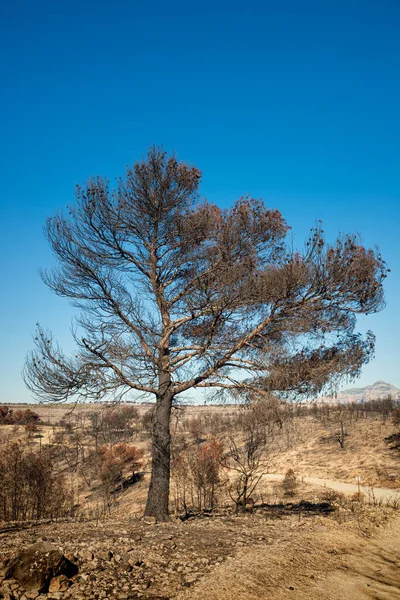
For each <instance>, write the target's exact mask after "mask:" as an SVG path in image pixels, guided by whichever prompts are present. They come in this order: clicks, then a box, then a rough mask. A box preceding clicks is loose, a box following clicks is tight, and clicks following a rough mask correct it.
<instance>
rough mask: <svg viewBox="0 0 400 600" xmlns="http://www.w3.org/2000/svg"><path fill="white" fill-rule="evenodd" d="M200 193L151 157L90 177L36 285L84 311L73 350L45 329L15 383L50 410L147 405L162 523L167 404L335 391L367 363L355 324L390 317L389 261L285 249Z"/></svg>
mask: <svg viewBox="0 0 400 600" xmlns="http://www.w3.org/2000/svg"><path fill="white" fill-rule="evenodd" d="M200 179H201V172H200V171H199V170H198V169H197V168H196V167H193V166H189V165H187V164H185V163H183V162H180V161H178V160H177V158H176V157H175V156H169V155H167V154H166V153H165V152H164V151H163V150H162V149H161V148H156V147H152V148H150V150H149V152H148V154H147V156H146V157H145V158H144V159H143V160H142V161H141V162H137V163H136V164H135V165H134V166H133V168H127V171H126V174H125V176H124V177H123V178H121V179H120V180H119V181H118V182H117V185H116V186H114V187H111V186H110V184H109V182H108V181H107V180H106V179H103V178H100V177H98V178H94V179H91V180H89V181H88V182H87V184H86V185H85V186H83V187H78V188H77V192H76V202H75V204H74V205H73V206H72V207H71V208H70V209H69V215H68V216H66V215H64V214H62V213H60V214H57V215H56V216H54V217H52V218H50V219H48V221H47V225H46V235H47V239H48V241H49V244H50V246H51V248H52V250H53V252H54V254H55V256H56V258H57V261H58V266H57V267H56V268H55V269H53V270H52V271H47V272H43V273H42V277H43V280H44V282H45V283H46V284H47V285H48V286H49V287H50V289H52V290H53V291H54V292H55V293H56V294H58V295H60V296H63V297H67V298H69V299H70V300H72V302H73V304H74V305H75V306H77V307H78V308H79V309H80V316H79V318H78V319H77V324H76V328H75V330H74V332H73V333H74V338H75V342H76V346H77V349H76V353H75V354H74V355H73V356H67V355H66V354H65V353H64V352H63V351H62V349H61V348H60V347H59V346H58V344H57V343H56V342H55V340H54V339H53V337H52V335H51V333H49V332H47V331H46V330H44V329H42V328H41V327H40V326H39V327H38V331H37V334H36V336H35V349H34V351H33V352H32V353H31V354H30V355H29V356H28V359H27V363H26V366H25V371H24V377H25V381H26V383H27V385H28V387H29V388H30V389H31V390H32V391H33V392H34V393H35V394H36V395H37V396H39V397H41V398H45V399H51V400H55V401H65V400H67V399H69V398H71V397H78V398H81V399H90V400H100V399H102V398H108V397H110V395H116V396H117V397H119V398H123V397H124V395H125V394H127V393H130V392H135V393H138V392H139V393H145V394H152V395H153V396H154V397H155V400H156V411H155V418H154V426H153V456H152V459H153V470H152V479H151V484H150V491H149V500H148V504H147V508H146V513H147V514H150V515H154V516H156V517H158V518H165V517H166V514H167V512H168V492H169V487H168V486H169V454H170V433H169V419H170V411H171V406H172V403H173V401H174V399H175V398H176V397H177V395H179V394H182V393H183V392H185V391H187V390H189V389H192V388H215V389H222V390H226V391H227V392H232V393H238V392H241V393H242V392H245V393H247V394H267V393H270V392H272V391H280V392H282V393H286V394H293V393H295V394H298V393H301V394H305V395H314V394H317V393H318V392H320V391H322V390H324V389H327V388H331V389H334V388H335V386H337V385H338V384H339V382H340V381H341V380H342V379H343V378H346V377H347V378H350V379H351V378H353V377H355V376H357V375H358V374H359V372H360V369H361V367H362V365H363V364H364V363H365V362H367V361H368V360H369V359H370V357H371V356H372V354H373V350H374V336H373V335H372V333H368V334H367V335H366V337H365V338H362V336H360V335H359V334H357V333H356V322H357V314H361V313H363V314H369V313H374V312H376V311H378V310H380V309H381V308H382V307H383V306H384V297H383V289H382V282H383V280H384V278H385V277H386V274H387V269H386V265H385V262H384V260H383V259H382V257H381V255H380V254H379V252H378V251H377V250H372V249H366V248H364V246H363V245H362V243H361V241H360V240H359V238H358V237H357V236H355V235H343V236H340V237H339V238H338V239H337V240H336V242H335V243H333V244H328V243H327V242H326V241H325V238H324V232H323V230H322V228H321V225H320V224H318V225H317V226H316V227H314V228H313V229H312V230H311V232H310V238H309V240H308V241H307V242H306V245H305V246H304V248H303V249H302V250H294V249H293V248H292V246H291V245H290V244H289V243H288V242H287V241H286V239H287V233H288V231H289V229H290V228H289V226H288V224H287V223H286V221H285V220H284V218H283V217H282V215H281V213H280V212H279V211H278V210H275V209H270V208H268V207H266V206H265V204H264V202H263V201H261V200H255V199H252V198H249V197H246V198H240V199H239V200H238V201H237V202H236V203H235V204H234V206H233V207H232V208H230V209H225V210H222V209H221V208H219V207H218V206H216V205H215V204H210V203H208V202H206V201H203V200H201V199H200V196H199V185H200ZM167 480H168V481H167ZM160 497H162V500H160V499H159V498H160Z"/></svg>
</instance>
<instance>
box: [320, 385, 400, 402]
mask: <svg viewBox="0 0 400 600" xmlns="http://www.w3.org/2000/svg"><path fill="white" fill-rule="evenodd" d="M389 395H390V396H391V397H392V398H393V400H400V390H399V389H398V388H396V387H394V385H392V384H391V383H386V382H385V381H376V382H375V383H373V384H372V385H367V386H366V387H363V388H352V389H349V390H343V391H342V392H339V393H338V394H337V396H336V397H334V398H330V397H326V396H324V397H321V398H318V399H317V402H324V403H331V404H332V403H334V404H349V403H352V402H361V401H362V400H364V402H368V400H377V399H378V398H386V397H387V396H389Z"/></svg>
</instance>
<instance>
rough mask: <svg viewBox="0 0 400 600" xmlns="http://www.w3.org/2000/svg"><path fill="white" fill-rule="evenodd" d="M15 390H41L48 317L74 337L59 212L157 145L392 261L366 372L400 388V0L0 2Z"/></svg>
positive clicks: (0, 103) (4, 390) (8, 396)
mask: <svg viewBox="0 0 400 600" xmlns="http://www.w3.org/2000/svg"><path fill="white" fill-rule="evenodd" d="M0 74H1V75H0V77H1V90H2V91H1V94H0V107H1V113H0V114H1V124H0V127H1V129H0V136H1V161H0V169H1V188H0V197H1V212H0V218H1V236H0V244H1V249H0V256H1V295H0V339H1V345H0V401H25V400H28V399H29V397H30V396H29V393H28V392H27V391H26V390H25V388H24V385H23V383H22V380H21V377H20V370H21V367H22V364H23V362H24V356H25V353H26V352H27V350H28V349H29V348H30V347H31V346H32V341H31V336H32V333H33V331H34V327H35V322H36V321H40V322H41V323H42V324H43V325H45V326H48V327H49V328H50V329H52V330H53V332H54V333H55V335H56V336H58V337H59V339H60V340H61V342H62V344H64V345H66V346H67V347H69V341H68V340H69V331H68V330H69V326H70V323H71V319H72V316H73V310H72V309H71V308H70V307H69V306H68V303H67V301H66V300H63V299H60V298H58V297H56V296H53V295H52V293H51V292H50V291H48V290H47V289H46V288H45V286H44V284H43V283H42V282H41V280H40V278H39V276H38V269H39V268H40V267H46V266H50V265H51V264H52V257H51V255H50V252H49V250H48V249H47V246H46V242H45V240H44V237H43V233H42V227H43V224H44V222H45V219H46V217H47V216H49V215H51V214H53V213H54V212H55V211H56V210H57V209H58V208H60V207H63V206H65V205H66V204H67V203H68V202H71V201H72V200H73V194H74V185H75V184H76V183H82V182H84V181H85V180H86V179H87V178H88V177H90V176H91V175H96V174H101V175H107V176H109V177H110V178H114V177H116V176H118V175H119V174H122V172H123V170H124V167H125V165H126V164H128V163H132V162H134V161H135V160H136V159H138V158H140V157H141V156H142V155H143V154H144V153H145V152H146V150H147V148H148V146H149V145H150V144H152V143H156V144H164V146H165V148H166V149H167V150H169V151H176V152H177V154H178V156H179V158H182V159H184V160H187V161H189V162H191V163H194V164H196V165H197V166H198V167H199V168H200V169H202V170H203V185H202V194H203V195H204V196H205V197H207V198H208V199H209V200H211V201H214V202H217V203H219V204H220V205H221V206H228V205H230V204H231V203H232V202H233V201H234V200H235V199H236V198H238V197H239V196H240V195H243V194H246V193H250V194H251V195H253V196H256V197H260V196H261V197H262V198H264V200H265V201H266V202H267V203H268V204H269V205H270V206H273V207H277V208H279V209H280V210H281V211H282V213H283V215H284V216H285V217H286V219H287V220H288V222H289V224H290V225H292V227H293V232H294V234H295V239H296V242H297V243H298V244H301V243H302V242H303V240H304V238H305V236H306V234H307V231H308V229H309V227H311V226H313V224H314V223H315V220H316V219H322V220H323V222H324V228H325V230H326V232H327V234H328V238H329V239H333V238H334V237H335V236H336V234H337V233H338V232H339V231H342V232H359V233H360V234H361V235H362V237H363V240H364V242H365V244H367V245H373V244H378V245H379V246H380V248H381V251H382V253H383V255H384V257H385V258H386V260H387V262H388V264H389V267H390V268H391V269H392V273H391V275H390V277H389V278H388V280H387V285H386V294H387V300H388V306H387V308H386V310H385V311H383V312H382V313H380V314H379V315H376V316H375V315H374V316H372V317H369V318H363V319H362V320H361V322H360V329H361V330H362V331H365V330H366V329H368V328H371V329H372V330H374V331H375V333H376V335H377V347H376V358H375V360H374V362H372V363H371V364H370V365H368V366H367V367H366V368H365V369H364V373H363V375H362V377H361V379H360V380H359V382H357V383H358V384H359V385H365V384H368V383H373V382H374V381H375V380H377V379H384V380H386V381H389V382H391V383H393V384H394V385H396V386H398V387H400V369H399V339H400V319H399V313H398V308H399V306H398V298H399V295H400V275H399V258H400V235H399V233H400V232H399V226H400V222H399V221H400V219H399V216H400V208H399V205H400V1H399V0H379V1H378V0H374V1H372V0H363V1H362V2H361V1H360V0H346V1H341V0H334V1H329V0H328V1H323V2H322V1H321V0H303V1H302V0H263V1H261V0H260V1H258V2H255V1H252V0H247V1H246V2H243V1H241V2H235V1H226V2H225V1H224V2H222V1H218V0H216V1H210V0H204V1H202V2H178V1H174V0H171V1H170V2H164V1H161V0H155V1H153V2H151V3H147V2H136V1H134V0H129V1H128V0H114V1H113V2H105V1H102V0H96V1H93V2H90V1H88V0H80V1H79V2H77V1H76V0H64V1H55V0H51V1H50V0H49V1H43V0H37V1H35V2H32V1H28V0H25V1H21V0H13V1H11V0H3V2H2V3H1V7H0Z"/></svg>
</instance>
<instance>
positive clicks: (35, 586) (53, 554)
mask: <svg viewBox="0 0 400 600" xmlns="http://www.w3.org/2000/svg"><path fill="white" fill-rule="evenodd" d="M77 572H78V567H77V565H75V564H74V563H73V562H71V561H70V560H68V559H67V558H66V557H65V556H64V555H63V554H62V553H61V552H60V551H59V550H58V549H57V548H55V547H54V546H53V545H52V544H49V543H47V542H44V543H37V544H34V545H33V546H31V547H30V548H28V549H27V550H23V551H22V552H20V553H19V554H18V555H17V556H16V557H15V558H14V559H13V560H12V561H11V562H10V564H9V565H8V568H7V572H6V574H5V579H11V578H13V579H16V580H17V581H18V582H19V583H20V585H21V587H22V588H23V589H24V590H26V591H27V592H29V593H30V594H33V593H34V592H36V596H38V595H39V594H40V593H42V592H47V591H48V589H49V584H50V581H51V579H53V578H54V577H57V576H58V575H65V576H66V577H67V578H69V577H72V576H74V575H76V573H77ZM25 595H26V596H27V597H28V598H36V596H32V595H29V596H28V593H26V594H25Z"/></svg>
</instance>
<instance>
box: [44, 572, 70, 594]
mask: <svg viewBox="0 0 400 600" xmlns="http://www.w3.org/2000/svg"><path fill="white" fill-rule="evenodd" d="M70 585H71V582H70V580H69V579H68V577H66V576H65V575H58V576H57V577H53V579H52V580H51V581H50V585H49V593H53V592H66V591H67V589H68V588H69V586H70Z"/></svg>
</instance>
